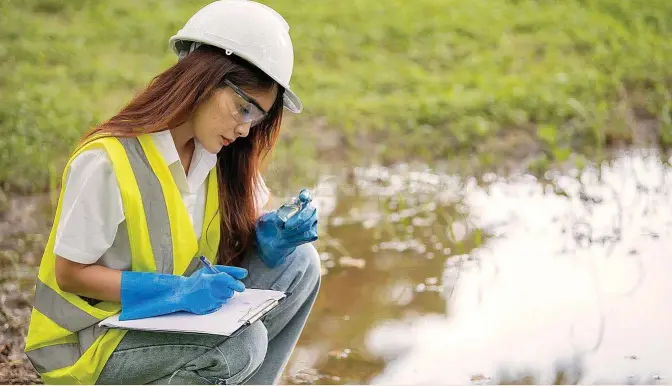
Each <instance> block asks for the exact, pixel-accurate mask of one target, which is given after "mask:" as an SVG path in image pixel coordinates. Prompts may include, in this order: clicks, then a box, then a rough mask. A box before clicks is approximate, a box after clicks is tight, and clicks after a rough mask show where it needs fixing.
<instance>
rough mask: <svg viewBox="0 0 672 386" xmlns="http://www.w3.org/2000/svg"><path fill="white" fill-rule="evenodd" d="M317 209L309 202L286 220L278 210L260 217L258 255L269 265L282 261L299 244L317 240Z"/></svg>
mask: <svg viewBox="0 0 672 386" xmlns="http://www.w3.org/2000/svg"><path fill="white" fill-rule="evenodd" d="M317 222H318V221H317V209H316V208H315V207H313V206H312V205H310V204H306V205H305V206H304V207H303V208H302V209H301V210H300V211H299V212H298V213H297V214H295V215H294V216H292V217H290V218H289V220H287V222H286V223H284V224H283V222H282V220H281V219H280V217H278V215H277V213H276V212H269V213H265V214H264V215H262V216H261V217H259V219H258V220H257V224H256V240H257V249H258V250H259V258H260V259H261V261H263V262H264V264H266V266H268V267H269V268H275V267H277V266H278V265H281V264H283V263H284V262H285V260H286V259H287V256H289V255H290V254H291V253H292V252H294V250H295V249H296V247H298V246H299V245H301V244H305V243H310V242H313V241H315V240H317V238H318V237H317Z"/></svg>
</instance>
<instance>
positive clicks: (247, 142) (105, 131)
mask: <svg viewBox="0 0 672 386" xmlns="http://www.w3.org/2000/svg"><path fill="white" fill-rule="evenodd" d="M225 78H226V79H228V80H229V81H231V82H232V83H234V84H235V85H237V86H238V87H240V88H242V89H244V90H248V91H260V92H265V91H269V90H271V89H272V87H273V86H274V85H275V84H276V83H275V82H274V81H273V80H272V79H271V78H270V77H269V76H268V75H266V74H265V73H264V72H263V71H261V70H259V69H258V68H257V67H255V66H253V65H251V64H250V63H248V62H247V61H245V60H243V59H241V58H240V57H237V56H235V55H227V54H226V53H225V52H224V50H221V49H219V48H216V47H212V46H207V45H203V46H200V47H199V48H198V49H196V50H194V51H193V52H192V53H190V54H188V55H187V56H186V57H184V58H183V59H181V60H179V61H178V62H177V63H176V64H175V65H173V66H172V67H170V68H168V69H167V70H165V71H164V72H162V73H161V74H159V75H158V76H156V77H155V78H154V79H153V80H152V81H151V82H150V83H149V85H148V86H147V87H146V88H145V89H144V90H142V91H141V92H140V93H139V94H138V95H136V96H135V97H134V98H133V99H132V100H131V101H130V102H129V103H128V104H127V105H126V106H124V107H123V108H122V109H121V111H119V112H118V113H117V114H116V115H114V116H113V117H112V118H110V119H108V120H107V121H105V122H103V123H102V124H100V125H99V126H97V127H94V128H93V129H92V130H91V131H89V132H88V133H86V134H85V135H84V137H83V138H82V140H81V141H80V145H81V144H84V143H86V142H87V141H90V140H92V139H93V138H94V137H95V138H97V137H98V136H99V135H103V136H107V135H110V136H116V137H136V136H138V135H141V134H147V133H154V132H158V131H162V130H168V129H172V128H175V127H177V126H179V125H180V124H182V123H184V122H185V121H187V120H188V119H189V117H191V115H192V114H193V112H194V111H195V110H196V108H197V107H198V106H199V105H200V104H201V103H202V102H204V101H206V100H207V99H208V98H209V97H210V96H211V95H212V93H213V92H214V91H215V90H217V89H218V88H222V87H225V86H224V83H223V81H224V79H225ZM283 91H284V90H283V89H282V87H280V86H279V85H278V94H277V98H276V100H275V102H274V103H273V107H271V109H270V111H269V115H268V117H267V118H266V119H265V120H264V121H262V122H261V123H259V124H257V125H256V126H254V127H253V128H251V130H250V133H249V134H248V136H247V137H245V138H242V137H241V138H238V139H237V140H236V141H234V142H233V143H232V144H231V145H229V146H225V147H223V148H222V150H220V152H219V153H218V154H217V172H218V174H219V187H218V188H219V213H220V218H221V221H220V224H219V226H220V232H221V237H220V243H219V253H218V259H217V260H218V263H219V264H223V265H239V264H240V262H241V260H242V258H243V254H244V252H245V251H246V250H247V248H248V247H249V246H250V244H251V243H252V241H253V240H254V225H255V220H256V216H257V213H258V210H259V208H257V207H256V205H255V199H254V198H255V194H256V192H257V191H258V188H259V180H258V179H257V176H258V173H259V169H260V165H261V163H262V162H263V160H264V158H265V157H266V156H267V155H268V154H269V152H270V151H271V150H272V149H273V147H274V146H275V143H276V142H277V139H278V135H279V133H280V124H281V121H282V112H283V104H282V94H283ZM212 225H213V224H210V225H209V226H212ZM203 234H204V235H205V234H207V233H206V230H205V229H204V230H203Z"/></svg>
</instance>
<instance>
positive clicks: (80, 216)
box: [54, 149, 124, 264]
mask: <svg viewBox="0 0 672 386" xmlns="http://www.w3.org/2000/svg"><path fill="white" fill-rule="evenodd" d="M63 189H64V191H63V201H62V203H61V215H60V218H59V222H58V228H57V230H56V240H55V243H54V253H55V254H56V255H58V256H61V257H63V258H65V259H68V260H71V261H74V262H77V263H81V264H93V263H95V262H96V261H98V259H100V257H101V256H102V255H103V254H104V253H105V251H107V249H109V248H110V246H111V245H112V243H113V242H114V238H115V237H116V234H117V227H118V226H119V224H120V223H121V222H122V221H123V220H124V211H123V206H122V202H121V193H120V191H119V184H118V183H117V179H116V176H115V174H114V169H113V166H112V162H111V161H110V159H109V157H108V155H107V153H106V152H105V151H104V150H100V149H94V150H87V151H84V152H82V153H80V154H79V155H78V156H77V157H76V158H75V159H74V160H73V161H72V162H71V163H70V168H69V170H68V171H67V175H66V182H65V186H64V187H63Z"/></svg>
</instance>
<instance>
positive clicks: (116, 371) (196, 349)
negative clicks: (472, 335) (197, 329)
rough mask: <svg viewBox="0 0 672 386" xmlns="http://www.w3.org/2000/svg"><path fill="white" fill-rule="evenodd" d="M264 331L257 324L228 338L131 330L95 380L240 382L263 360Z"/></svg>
mask: <svg viewBox="0 0 672 386" xmlns="http://www.w3.org/2000/svg"><path fill="white" fill-rule="evenodd" d="M267 335H268V333H267V331H266V328H265V326H264V325H263V323H261V322H256V323H254V324H252V325H251V326H249V327H247V328H246V329H245V330H243V331H242V332H241V333H240V334H239V335H236V336H234V337H231V338H227V337H224V336H216V335H202V334H176V333H160V332H145V331H129V332H128V333H127V334H126V336H125V337H124V339H123V340H122V341H121V343H120V344H119V346H118V347H117V349H116V350H115V351H114V353H113V354H112V356H111V357H110V359H109V360H108V362H107V364H106V365H105V368H104V369H103V371H102V373H101V375H100V377H99V378H98V384H148V383H156V382H157V381H159V383H173V384H231V383H239V382H241V381H243V380H245V379H247V378H248V377H249V376H250V375H252V374H253V373H254V372H255V371H256V369H257V368H258V367H259V366H260V365H261V363H262V362H263V359H264V357H265V355H266V349H267V346H268V338H267Z"/></svg>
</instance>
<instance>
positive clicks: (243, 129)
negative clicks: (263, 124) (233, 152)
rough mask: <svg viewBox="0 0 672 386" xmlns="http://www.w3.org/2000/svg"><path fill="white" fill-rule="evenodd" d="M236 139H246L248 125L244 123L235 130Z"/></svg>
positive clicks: (248, 132)
mask: <svg viewBox="0 0 672 386" xmlns="http://www.w3.org/2000/svg"><path fill="white" fill-rule="evenodd" d="M235 133H236V137H243V138H245V137H247V135H248V134H250V124H249V123H246V124H244V125H238V126H237V127H236V130H235Z"/></svg>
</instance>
